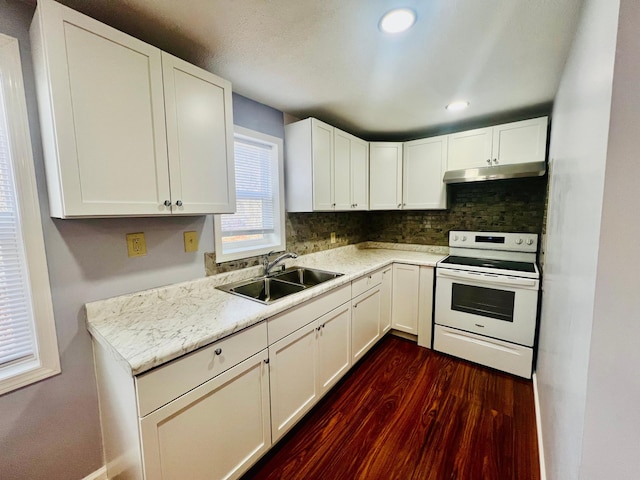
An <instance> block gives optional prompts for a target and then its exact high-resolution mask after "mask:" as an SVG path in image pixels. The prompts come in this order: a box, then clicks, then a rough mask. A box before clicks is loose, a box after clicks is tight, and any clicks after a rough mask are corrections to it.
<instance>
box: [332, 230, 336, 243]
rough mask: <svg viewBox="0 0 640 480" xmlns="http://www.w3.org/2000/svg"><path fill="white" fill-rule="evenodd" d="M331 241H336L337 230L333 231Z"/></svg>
mask: <svg viewBox="0 0 640 480" xmlns="http://www.w3.org/2000/svg"><path fill="white" fill-rule="evenodd" d="M331 243H336V232H331Z"/></svg>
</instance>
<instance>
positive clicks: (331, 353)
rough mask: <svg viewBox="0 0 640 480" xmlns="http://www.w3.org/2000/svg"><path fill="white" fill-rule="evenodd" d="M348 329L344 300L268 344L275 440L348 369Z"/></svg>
mask: <svg viewBox="0 0 640 480" xmlns="http://www.w3.org/2000/svg"><path fill="white" fill-rule="evenodd" d="M350 329H351V306H350V304H349V303H346V304H344V305H341V306H339V307H338V308H336V309H334V310H332V311H331V312H329V313H327V314H325V315H322V316H321V317H320V318H318V319H316V320H314V321H312V322H310V323H308V324H307V325H305V326H304V327H302V328H300V329H298V330H296V331H295V332H293V333H291V334H290V335H287V336H286V337H284V338H282V339H281V340H278V341H277V342H275V343H274V344H273V345H270V346H269V368H270V378H271V428H272V433H273V441H274V442H275V441H276V440H278V439H279V438H280V437H282V435H284V434H285V433H286V432H287V431H288V430H289V429H290V428H291V427H292V426H293V425H295V424H296V423H297V422H298V420H300V419H301V418H302V417H303V416H304V414H305V413H307V412H308V411H309V409H310V408H311V407H312V406H313V405H314V404H315V403H316V402H317V401H318V399H319V398H320V397H321V396H322V395H323V394H324V393H326V392H327V391H328V390H329V389H330V388H331V387H332V386H333V385H334V384H335V383H336V382H337V381H338V380H339V379H340V378H341V377H342V376H343V375H344V374H345V373H346V372H347V371H348V370H349V368H350V367H351V356H350V351H351V350H350V347H351V345H350V338H351V335H350V334H351V331H350Z"/></svg>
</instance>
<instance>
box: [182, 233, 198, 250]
mask: <svg viewBox="0 0 640 480" xmlns="http://www.w3.org/2000/svg"><path fill="white" fill-rule="evenodd" d="M184 251H185V252H197V251H198V232H184Z"/></svg>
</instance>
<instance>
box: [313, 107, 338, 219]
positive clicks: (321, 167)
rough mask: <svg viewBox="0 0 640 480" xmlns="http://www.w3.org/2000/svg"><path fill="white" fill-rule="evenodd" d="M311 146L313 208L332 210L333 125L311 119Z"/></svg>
mask: <svg viewBox="0 0 640 480" xmlns="http://www.w3.org/2000/svg"><path fill="white" fill-rule="evenodd" d="M311 139H312V141H311V144H312V148H313V209H314V210H333V207H334V205H333V203H334V202H333V200H332V199H333V185H332V178H333V127H332V126H331V125H327V124H326V123H322V122H321V121H319V120H316V119H315V118H314V119H312V121H311Z"/></svg>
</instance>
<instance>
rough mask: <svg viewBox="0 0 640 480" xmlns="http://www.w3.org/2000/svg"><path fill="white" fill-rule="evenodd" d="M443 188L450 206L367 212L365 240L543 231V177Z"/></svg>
mask: <svg viewBox="0 0 640 480" xmlns="http://www.w3.org/2000/svg"><path fill="white" fill-rule="evenodd" d="M447 188H448V194H449V209H448V210H413V211H411V210H409V211H407V210H402V211H390V212H371V217H370V221H369V238H368V239H369V240H371V241H379V242H396V243H418V244H424V245H447V244H448V241H449V239H448V234H449V231H450V230H480V231H483V230H484V231H498V232H527V233H538V234H539V233H541V232H542V224H543V216H544V208H545V198H546V188H547V177H546V176H545V177H541V178H533V179H530V178H528V179H520V180H501V181H493V182H477V183H462V184H454V185H449V186H448V187H447Z"/></svg>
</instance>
